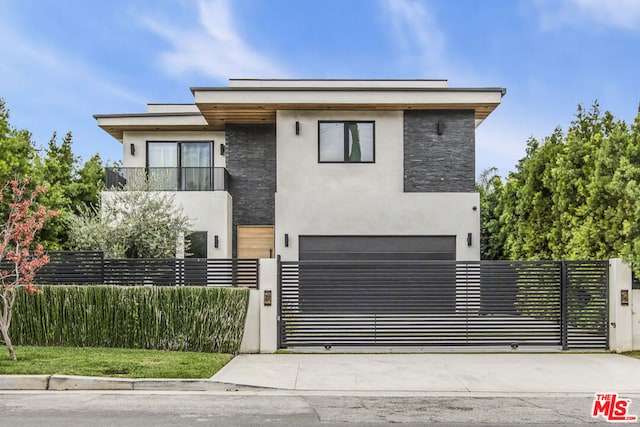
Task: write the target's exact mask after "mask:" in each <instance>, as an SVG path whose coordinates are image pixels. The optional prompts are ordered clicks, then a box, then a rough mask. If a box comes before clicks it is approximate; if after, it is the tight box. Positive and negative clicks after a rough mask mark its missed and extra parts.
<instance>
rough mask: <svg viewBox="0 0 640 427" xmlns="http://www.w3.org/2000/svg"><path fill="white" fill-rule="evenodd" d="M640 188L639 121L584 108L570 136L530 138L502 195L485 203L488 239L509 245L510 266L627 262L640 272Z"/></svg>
mask: <svg viewBox="0 0 640 427" xmlns="http://www.w3.org/2000/svg"><path fill="white" fill-rule="evenodd" d="M639 183H640V118H636V120H635V122H634V124H633V125H632V126H628V125H627V124H626V123H625V122H624V121H621V120H616V119H615V118H614V117H613V115H612V114H611V113H609V112H604V113H602V112H601V111H600V108H599V105H598V103H597V102H595V103H594V104H593V105H592V106H591V108H590V109H588V110H585V109H583V108H582V106H579V107H578V110H577V113H576V115H575V118H574V120H573V121H572V122H571V125H570V127H569V129H568V131H567V133H566V135H565V134H563V132H562V131H561V130H560V129H559V128H557V129H556V130H555V131H554V132H553V133H552V134H551V135H550V136H548V137H546V138H544V140H543V142H542V143H540V142H539V141H538V140H536V139H534V138H531V139H530V140H529V141H528V143H527V152H526V156H525V157H524V158H522V159H521V160H520V161H519V162H518V165H517V167H516V170H515V172H512V173H510V174H509V176H508V178H507V181H506V183H505V184H504V185H503V186H502V187H501V189H500V191H499V192H496V191H495V190H493V192H490V194H491V195H490V196H485V198H486V201H485V203H484V204H483V208H484V209H485V210H489V212H485V213H484V214H483V215H482V221H483V224H482V227H483V231H485V233H488V234H489V236H500V238H502V239H503V241H504V252H503V254H502V255H503V256H504V257H505V258H510V259H606V258H611V257H619V256H623V257H624V259H626V260H627V261H629V262H631V263H632V265H633V266H634V268H635V269H637V270H638V271H639V272H640V184H639ZM480 187H481V188H480V190H479V191H480V193H481V194H483V192H486V191H487V189H488V187H487V185H484V186H482V185H481V186H480ZM493 196H496V197H497V198H498V199H499V200H498V201H497V202H496V201H494V200H491V197H493ZM489 201H491V203H489ZM496 218H498V221H497V223H498V226H497V229H498V230H496V227H493V228H490V224H493V225H495V224H496ZM483 250H486V251H487V252H489V253H490V251H491V249H490V248H483ZM494 253H495V252H494Z"/></svg>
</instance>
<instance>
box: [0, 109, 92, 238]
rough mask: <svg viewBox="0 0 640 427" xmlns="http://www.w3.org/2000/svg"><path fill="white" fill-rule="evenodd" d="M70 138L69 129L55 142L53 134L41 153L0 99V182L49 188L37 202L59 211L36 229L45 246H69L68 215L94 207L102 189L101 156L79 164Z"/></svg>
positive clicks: (1, 210)
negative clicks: (23, 181) (20, 179)
mask: <svg viewBox="0 0 640 427" xmlns="http://www.w3.org/2000/svg"><path fill="white" fill-rule="evenodd" d="M72 144H73V138H72V135H71V132H68V133H67V134H66V135H65V137H64V138H63V139H62V142H61V143H60V144H58V139H57V135H56V133H54V134H53V136H52V138H51V139H50V140H49V143H48V144H47V147H46V149H45V150H44V153H43V154H42V155H41V154H40V153H39V150H37V149H36V148H35V146H34V142H33V141H32V139H31V134H30V133H29V132H28V131H26V130H17V129H16V128H15V127H13V126H12V125H11V124H10V122H9V110H8V109H7V108H6V106H5V102H4V100H2V99H0V147H1V148H2V150H1V151H0V182H7V181H9V180H12V179H14V178H15V177H16V176H28V177H32V178H33V179H32V180H31V181H30V183H29V185H30V186H31V187H32V188H31V189H33V188H35V185H36V184H39V185H44V186H46V187H47V188H48V189H49V191H48V192H47V193H45V194H42V195H41V196H40V202H41V203H42V204H43V205H44V206H46V207H47V208H49V209H52V210H55V211H57V212H59V216H57V217H54V218H51V219H50V220H49V221H47V222H46V224H44V226H43V227H42V229H41V230H39V231H38V236H37V237H38V240H39V241H40V242H41V243H42V244H43V245H44V247H45V249H48V250H58V249H69V248H70V246H69V243H68V230H67V220H66V219H67V216H68V215H69V214H70V213H73V212H80V211H81V210H83V209H85V208H87V207H90V206H97V204H98V203H99V201H100V192H101V190H102V189H103V182H104V168H103V165H102V161H101V159H100V156H98V155H95V156H93V157H91V159H89V160H88V161H87V162H85V163H84V164H83V165H82V166H80V158H79V157H78V156H76V155H74V154H73V151H72ZM8 209H9V206H8V204H7V203H6V202H5V203H2V204H0V214H1V213H6V212H8Z"/></svg>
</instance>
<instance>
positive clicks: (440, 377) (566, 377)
mask: <svg viewBox="0 0 640 427" xmlns="http://www.w3.org/2000/svg"><path fill="white" fill-rule="evenodd" d="M211 379H212V380H213V381H218V382H222V383H230V384H237V385H247V386H255V387H271V388H277V389H285V390H298V391H307V390H309V391H380V392H389V391H396V392H401V391H408V392H443V393H447V392H453V393H457V392H462V393H497V394H505V395H508V394H511V393H550V394H551V393H586V394H590V395H593V394H594V393H597V392H617V393H625V394H626V395H629V394H635V395H640V360H638V359H633V358H630V357H626V356H621V355H616V354H575V353H562V354H531V353H517V354H516V353H514V354H264V355H240V356H237V357H236V358H234V359H233V360H232V361H231V362H230V363H229V364H227V365H226V366H225V367H224V368H222V369H221V370H220V371H218V373H216V374H215V375H214V376H213V377H212V378H211Z"/></svg>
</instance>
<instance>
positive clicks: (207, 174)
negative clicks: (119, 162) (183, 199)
mask: <svg viewBox="0 0 640 427" xmlns="http://www.w3.org/2000/svg"><path fill="white" fill-rule="evenodd" d="M126 185H128V188H129V189H130V190H132V191H135V190H149V191H228V186H229V172H227V169H226V168H222V167H214V168H211V167H205V168H124V167H109V168H106V170H105V187H106V189H107V190H112V189H114V188H123V187H125V186H126Z"/></svg>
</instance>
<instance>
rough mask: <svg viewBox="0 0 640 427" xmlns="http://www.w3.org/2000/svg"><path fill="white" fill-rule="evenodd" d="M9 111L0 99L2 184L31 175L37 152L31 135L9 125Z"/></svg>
mask: <svg viewBox="0 0 640 427" xmlns="http://www.w3.org/2000/svg"><path fill="white" fill-rule="evenodd" d="M9 117H10V116H9V110H8V109H7V107H6V105H5V102H4V100H3V99H2V98H0V147H1V148H2V150H1V151H0V182H3V183H4V182H8V181H9V180H11V179H13V178H14V177H15V176H28V175H30V174H31V171H32V167H31V164H32V162H33V160H34V157H35V156H36V151H35V148H34V146H33V142H32V141H31V134H30V133H29V131H26V130H19V129H16V128H15V127H13V126H12V125H11V124H10V123H9Z"/></svg>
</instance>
